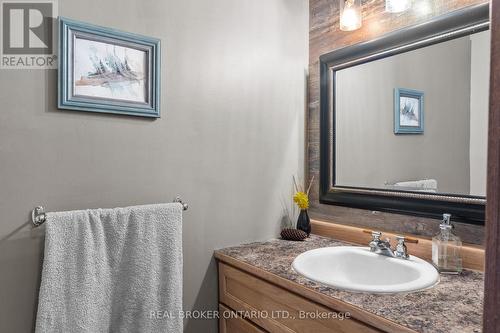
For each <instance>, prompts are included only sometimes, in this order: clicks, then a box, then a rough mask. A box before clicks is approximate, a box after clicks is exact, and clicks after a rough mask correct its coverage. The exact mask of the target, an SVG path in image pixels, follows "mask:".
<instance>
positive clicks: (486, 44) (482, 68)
mask: <svg viewBox="0 0 500 333" xmlns="http://www.w3.org/2000/svg"><path fill="white" fill-rule="evenodd" d="M470 38H471V70H470V80H471V86H470V193H471V194H472V195H486V171H487V156H488V154H487V150H488V103H489V99H488V97H489V92H490V89H489V88H490V38H491V33H490V31H489V30H487V31H483V32H481V33H478V34H474V35H472V36H471V37H470Z"/></svg>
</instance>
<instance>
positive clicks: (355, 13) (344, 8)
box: [340, 0, 362, 31]
mask: <svg viewBox="0 0 500 333" xmlns="http://www.w3.org/2000/svg"><path fill="white" fill-rule="evenodd" d="M361 24H362V18H361V0H340V30H342V31H353V30H356V29H359V28H360V27H361Z"/></svg>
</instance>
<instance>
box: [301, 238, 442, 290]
mask: <svg viewBox="0 0 500 333" xmlns="http://www.w3.org/2000/svg"><path fill="white" fill-rule="evenodd" d="M292 267H293V269H294V270H295V271H296V272H297V273H299V274H301V275H303V276H304V277H306V278H308V279H310V280H313V281H316V282H320V283H323V284H326V285H328V286H331V287H334V288H339V289H344V290H349V291H356V292H369V293H406V292H414V291H418V290H423V289H426V288H430V287H432V286H434V285H435V284H436V283H438V282H439V274H438V272H437V270H436V269H435V268H434V266H432V265H431V264H429V263H428V262H426V261H425V260H422V259H420V258H418V257H415V256H410V258H409V259H408V260H405V259H399V258H391V257H387V256H382V255H379V254H375V253H372V252H370V249H369V248H368V247H358V246H337V247H324V248H319V249H315V250H311V251H307V252H304V253H302V254H300V255H299V256H297V258H295V260H294V261H293V263H292Z"/></svg>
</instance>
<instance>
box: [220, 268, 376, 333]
mask: <svg viewBox="0 0 500 333" xmlns="http://www.w3.org/2000/svg"><path fill="white" fill-rule="evenodd" d="M218 265H219V306H220V310H221V311H220V323H219V332H221V333H240V332H251V333H253V332H286V333H292V332H297V333H299V332H300V333H302V332H304V333H305V332H314V333H326V332H339V333H353V332H356V333H372V332H384V331H383V330H380V329H378V328H375V327H373V326H372V325H370V324H366V323H364V322H363V321H362V318H354V317H350V318H348V319H346V318H344V317H343V316H344V314H343V313H341V312H338V311H336V309H333V308H330V307H326V306H324V305H321V304H319V303H317V302H314V301H312V300H310V299H308V298H306V297H304V296H302V295H300V294H298V293H295V292H294V291H293V290H288V289H285V288H283V287H281V286H279V285H276V284H274V283H272V282H269V281H266V280H265V279H263V278H260V277H257V276H255V275H252V274H250V273H248V272H245V271H244V270H241V269H238V268H236V267H233V266H231V265H229V264H227V263H225V262H223V261H220V260H219V264H218ZM297 292H298V290H297ZM339 318H343V320H340V319H339Z"/></svg>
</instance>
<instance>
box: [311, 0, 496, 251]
mask: <svg viewBox="0 0 500 333" xmlns="http://www.w3.org/2000/svg"><path fill="white" fill-rule="evenodd" d="M483 2H486V1H484V0H451V1H444V0H438V1H432V0H419V1H414V3H415V5H414V7H413V8H412V9H411V10H409V11H407V12H405V13H402V14H390V13H386V12H385V11H384V6H385V0H365V1H363V27H362V28H361V29H359V30H357V31H353V32H344V31H340V29H339V21H338V20H339V13H338V8H339V0H310V1H309V6H310V7H309V11H310V19H309V20H310V21H309V82H308V103H309V104H308V116H307V124H308V125H307V142H308V143H307V149H306V161H307V165H306V170H307V171H308V172H307V173H306V174H308V179H310V178H311V177H312V176H313V175H314V176H315V179H316V182H315V183H314V187H313V189H312V191H311V209H310V213H311V216H312V217H313V218H316V219H320V220H324V221H331V222H335V223H340V224H347V225H355V226H367V227H370V228H372V229H380V230H389V231H394V232H400V233H411V234H416V235H421V236H432V235H434V234H435V233H437V231H438V222H437V221H436V220H432V219H425V218H419V217H411V216H405V215H397V214H388V213H381V212H371V211H367V210H360V209H351V208H345V207H339V206H331V205H322V204H320V203H319V201H318V194H319V187H318V181H317V180H318V179H319V65H318V60H319V56H320V55H321V54H324V53H327V52H330V51H332V50H335V49H337V48H340V47H343V46H347V45H351V44H355V43H359V42H363V41H367V40H370V39H373V38H376V37H379V36H381V35H383V34H384V33H387V32H390V31H393V30H396V29H400V28H403V27H405V26H409V25H413V24H417V23H419V22H423V21H425V20H427V19H429V18H430V17H434V16H437V15H442V14H445V13H447V12H450V11H453V10H456V9H459V8H463V7H466V6H470V5H474V4H478V3H483ZM456 231H457V233H458V234H459V235H460V236H461V237H462V239H463V240H464V242H468V243H472V244H483V240H484V228H483V227H481V226H471V225H467V224H456Z"/></svg>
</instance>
